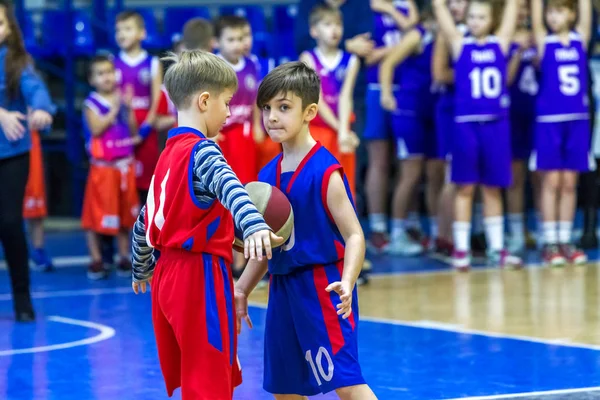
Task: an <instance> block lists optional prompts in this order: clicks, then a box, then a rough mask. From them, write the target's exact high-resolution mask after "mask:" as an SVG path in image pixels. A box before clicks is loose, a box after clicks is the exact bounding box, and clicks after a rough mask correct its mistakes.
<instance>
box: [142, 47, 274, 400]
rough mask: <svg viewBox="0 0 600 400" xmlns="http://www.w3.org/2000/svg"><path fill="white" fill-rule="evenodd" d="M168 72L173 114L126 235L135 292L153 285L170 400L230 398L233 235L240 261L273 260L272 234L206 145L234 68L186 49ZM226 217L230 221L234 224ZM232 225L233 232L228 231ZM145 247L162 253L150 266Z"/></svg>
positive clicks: (235, 379)
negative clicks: (176, 394)
mask: <svg viewBox="0 0 600 400" xmlns="http://www.w3.org/2000/svg"><path fill="white" fill-rule="evenodd" d="M171 61H175V63H174V64H173V65H172V66H171V67H170V68H169V69H168V70H167V73H166V75H165V86H166V88H167V91H168V93H169V97H170V98H171V100H172V101H173V103H174V104H175V107H176V108H177V110H178V116H177V125H178V127H177V128H174V129H172V130H171V131H170V132H169V138H168V139H167V144H166V147H165V150H164V151H163V152H162V154H161V156H160V158H159V160H158V164H157V165H156V169H155V171H154V176H153V177H152V181H151V183H150V190H149V193H148V200H147V202H146V206H145V207H144V208H143V209H142V211H141V212H140V216H139V217H138V220H137V222H136V224H135V227H134V231H133V235H134V238H133V240H134V241H133V283H132V286H133V290H134V291H135V292H136V293H138V292H139V291H140V290H141V291H142V292H145V291H146V282H147V281H149V280H150V279H153V281H152V285H153V286H152V320H153V324H154V333H155V336H156V342H157V347H158V356H159V360H160V365H161V369H162V372H163V376H164V379H165V383H166V386H167V393H168V395H169V396H171V395H172V394H173V391H174V390H175V389H176V388H177V387H180V386H181V391H182V397H183V399H212V400H223V399H231V398H232V396H233V388H234V387H235V386H237V385H239V384H240V383H241V370H240V367H239V364H238V362H237V356H236V353H237V342H236V340H237V339H236V334H235V332H236V319H235V309H234V299H233V280H232V278H231V267H230V265H231V262H232V243H233V238H234V229H235V228H237V229H238V230H239V231H240V232H243V237H244V253H245V256H246V257H247V258H248V257H249V258H250V259H258V260H262V259H263V249H265V253H266V256H267V258H271V254H272V253H271V243H272V242H279V243H281V241H282V239H281V238H278V237H277V236H275V235H274V234H273V233H272V232H271V231H270V230H269V228H268V226H267V225H266V224H265V221H264V219H263V217H262V216H261V215H260V213H259V212H258V211H257V209H256V207H254V205H253V204H252V202H251V201H250V198H249V197H248V194H247V192H246V190H245V189H244V187H243V186H242V184H241V183H240V181H239V180H238V179H237V177H236V175H235V174H234V173H233V171H232V170H231V168H230V167H229V165H227V162H226V161H225V158H224V157H223V154H222V153H221V150H220V148H219V146H218V145H217V144H216V143H215V142H214V141H212V140H208V139H209V138H212V137H214V136H216V135H217V134H218V133H219V130H220V129H221V127H222V126H223V124H224V123H225V120H226V119H227V117H229V115H230V113H229V102H230V101H231V98H232V97H233V94H234V93H235V90H236V89H237V78H236V74H235V72H234V71H233V69H232V68H231V67H230V66H229V65H228V64H227V63H226V62H225V61H224V60H223V59H221V58H219V57H217V56H215V55H213V54H210V53H207V52H203V51H186V52H184V53H183V54H182V55H181V56H180V58H178V57H177V56H173V57H172V58H171ZM232 215H233V218H232ZM234 227H235V228H234ZM152 248H155V249H157V250H159V251H160V259H159V260H158V262H157V263H156V268H155V267H154V264H155V263H154V257H153V254H152Z"/></svg>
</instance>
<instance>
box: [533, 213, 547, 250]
mask: <svg viewBox="0 0 600 400" xmlns="http://www.w3.org/2000/svg"><path fill="white" fill-rule="evenodd" d="M535 216H536V220H535V226H536V227H537V238H536V240H537V241H538V242H539V243H538V245H542V244H544V236H545V233H544V219H543V218H542V213H541V212H539V211H538V212H536V213H535Z"/></svg>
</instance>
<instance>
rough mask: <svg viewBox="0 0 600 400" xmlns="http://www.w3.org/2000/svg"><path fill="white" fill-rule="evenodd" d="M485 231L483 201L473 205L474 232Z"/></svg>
mask: <svg viewBox="0 0 600 400" xmlns="http://www.w3.org/2000/svg"><path fill="white" fill-rule="evenodd" d="M483 231H484V226H483V205H482V204H481V203H475V205H474V206H473V233H475V234H478V233H482V232H483Z"/></svg>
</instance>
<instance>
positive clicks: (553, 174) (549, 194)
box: [540, 171, 566, 266]
mask: <svg viewBox="0 0 600 400" xmlns="http://www.w3.org/2000/svg"><path fill="white" fill-rule="evenodd" d="M541 178H542V179H541V182H542V187H541V204H540V206H541V211H542V219H543V221H544V222H543V224H542V225H543V230H544V247H543V250H542V258H543V259H544V262H545V263H546V264H548V265H552V266H560V265H564V264H565V262H566V260H565V258H564V256H563V255H562V254H561V252H560V248H559V247H558V195H559V189H560V181H561V179H560V178H561V177H560V171H546V172H542V173H541Z"/></svg>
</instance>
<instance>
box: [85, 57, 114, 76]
mask: <svg viewBox="0 0 600 400" xmlns="http://www.w3.org/2000/svg"><path fill="white" fill-rule="evenodd" d="M105 62H108V63H111V64H113V57H112V56H111V55H110V54H96V55H95V56H93V57H92V58H91V59H90V61H89V64H88V79H89V78H91V77H92V74H93V73H94V67H95V66H96V65H98V64H102V63H105Z"/></svg>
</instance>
